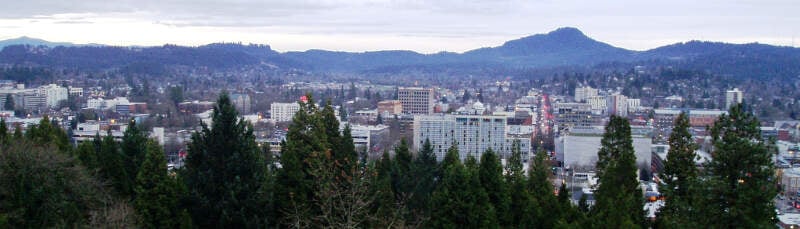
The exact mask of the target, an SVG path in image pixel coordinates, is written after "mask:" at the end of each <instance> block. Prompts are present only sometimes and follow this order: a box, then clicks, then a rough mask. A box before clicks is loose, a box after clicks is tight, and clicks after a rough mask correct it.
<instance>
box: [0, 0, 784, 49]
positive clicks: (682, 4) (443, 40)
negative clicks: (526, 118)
mask: <svg viewBox="0 0 800 229" xmlns="http://www.w3.org/2000/svg"><path fill="white" fill-rule="evenodd" d="M798 11H800V4H797V3H796V1H795V0H764V1H723V0H709V1H691V0H674V1H663V2H658V3H656V2H652V1H621V0H610V1H570V0H567V1H557V0H529V1H525V0H436V1H422V0H409V1H400V0H292V1H286V0H284V1H276V0H231V1H212V0H119V1H109V0H81V1H76V0H73V1H49V0H26V1H7V2H5V3H4V7H2V8H0V39H9V38H15V37H19V36H30V37H37V38H43V39H46V40H50V41H62V42H73V43H100V44H109V45H126V46H127V45H161V44H165V43H170V44H180V45H202V44H207V43H213V42H244V43H259V44H269V45H271V46H272V48H273V49H275V50H279V51H303V50H308V49H327V50H341V51H373V50H396V49H404V50H414V51H418V52H422V53H435V52H439V51H452V52H463V51H466V50H470V49H474V48H478V47H489V46H498V45H501V44H502V43H503V42H504V41H507V40H511V39H516V38H519V37H524V36H528V35H531V34H536V33H544V32H547V31H551V30H554V29H556V28H559V27H565V26H571V27H577V28H579V29H581V30H582V31H583V32H584V33H586V35H588V36H590V37H592V38H594V39H597V40H600V41H604V42H607V43H610V44H612V45H614V46H618V47H622V48H627V49H633V50H645V49H650V48H655V47H657V46H661V45H666V44H671V43H676V42H682V41H688V40H711V41H723V42H731V43H749V42H759V43H767V44H773V45H782V46H800V26H798V25H800V14H797V13H796V12H798ZM795 37H797V41H796V43H797V44H796V43H795Z"/></svg>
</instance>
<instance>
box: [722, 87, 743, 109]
mask: <svg viewBox="0 0 800 229" xmlns="http://www.w3.org/2000/svg"><path fill="white" fill-rule="evenodd" d="M743 96H744V92H742V91H740V90H739V88H734V89H733V90H728V91H726V92H725V109H726V110H727V109H731V107H732V106H734V105H736V104H740V103H742V97H743Z"/></svg>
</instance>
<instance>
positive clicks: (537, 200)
mask: <svg viewBox="0 0 800 229" xmlns="http://www.w3.org/2000/svg"><path fill="white" fill-rule="evenodd" d="M551 174H552V170H551V169H550V164H549V158H548V155H547V152H545V151H544V149H542V148H539V150H538V151H537V152H536V155H535V156H534V158H533V163H531V165H530V169H529V170H528V190H530V193H531V196H533V199H534V204H535V205H536V206H538V207H539V208H541V209H548V210H543V211H541V212H540V213H541V214H540V215H539V216H538V219H537V220H536V221H537V223H538V224H539V225H541V226H542V227H544V228H551V227H554V226H555V224H556V222H557V220H558V219H560V218H562V217H563V216H562V214H561V211H560V210H561V208H560V207H559V204H558V200H557V199H556V196H555V195H554V191H553V183H551V182H550V176H551Z"/></svg>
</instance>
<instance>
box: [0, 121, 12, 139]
mask: <svg viewBox="0 0 800 229" xmlns="http://www.w3.org/2000/svg"><path fill="white" fill-rule="evenodd" d="M10 138H11V136H9V134H8V126H6V119H5V118H0V146H2V145H5V144H8V143H9V142H10V140H11V139H10Z"/></svg>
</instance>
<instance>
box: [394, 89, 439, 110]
mask: <svg viewBox="0 0 800 229" xmlns="http://www.w3.org/2000/svg"><path fill="white" fill-rule="evenodd" d="M397 99H398V100H400V104H401V106H402V109H403V113H405V114H414V115H417V114H433V106H434V102H435V99H434V91H433V88H421V87H401V88H399V89H398V90H397Z"/></svg>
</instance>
